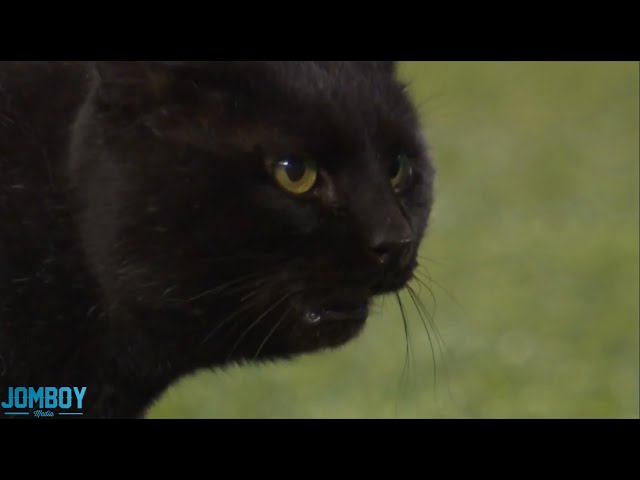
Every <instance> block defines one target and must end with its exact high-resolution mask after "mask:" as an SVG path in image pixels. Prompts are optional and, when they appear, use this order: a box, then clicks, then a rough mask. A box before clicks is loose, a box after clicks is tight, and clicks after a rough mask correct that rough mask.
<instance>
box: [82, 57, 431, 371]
mask: <svg viewBox="0 0 640 480" xmlns="http://www.w3.org/2000/svg"><path fill="white" fill-rule="evenodd" d="M94 74H95V83H94V86H93V90H92V93H91V95H90V100H89V101H88V102H87V104H86V105H85V107H84V108H83V110H82V111H81V113H80V115H79V120H78V122H77V124H76V126H75V135H74V143H73V145H72V161H71V165H70V172H71V177H72V180H73V182H74V184H75V185H76V187H77V190H78V192H80V194H81V195H82V198H83V202H84V204H85V207H84V208H83V214H82V222H81V233H82V236H83V242H84V247H85V248H86V250H87V252H88V255H89V258H90V262H91V267H92V269H93V270H94V272H95V274H96V275H97V277H98V279H99V282H100V285H101V287H102V288H103V290H104V292H105V294H106V296H107V298H108V300H109V302H110V304H114V305H119V306H121V307H122V306H125V307H127V308H129V307H130V308H135V309H139V310H141V311H149V312H151V311H157V312H173V313H175V314H174V315H172V316H171V317H170V318H172V319H173V320H172V321H174V322H175V324H174V327H175V329H176V332H178V331H186V330H188V331H190V332H192V338H193V341H194V342H195V344H197V345H195V344H194V345H192V346H188V349H191V348H193V347H195V346H198V349H199V348H200V347H202V348H204V349H205V350H206V349H210V350H211V351H215V352H218V353H224V354H225V355H227V356H228V357H229V358H234V359H241V358H253V357H265V356H267V357H273V356H281V355H289V354H294V353H299V352H307V351H313V350H316V349H319V348H324V347H330V346H335V345H339V344H341V343H344V342H345V341H347V340H348V339H350V338H352V337H353V336H354V335H355V334H356V333H357V332H358V331H359V330H360V329H361V327H362V326H363V324H364V321H365V319H366V317H367V314H368V307H369V305H370V301H371V300H372V298H373V297H374V296H375V295H379V294H382V293H385V292H393V291H396V290H398V289H400V288H402V287H403V286H404V285H405V283H406V282H407V281H408V280H409V279H410V278H411V276H412V272H413V270H414V268H415V267H416V255H417V250H418V246H419V245H420V242H421V239H422V237H423V234H424V232H425V228H426V225H427V221H428V217H429V213H430V210H431V204H432V183H433V175H434V171H433V167H432V165H431V162H430V160H429V157H428V155H427V151H426V147H425V143H424V140H423V137H422V133H421V127H420V125H419V122H418V118H417V114H416V110H415V108H414V106H413V105H412V103H411V101H410V99H409V97H408V95H407V93H406V91H405V89H404V88H403V86H402V85H401V84H400V83H399V82H398V81H397V80H396V78H395V72H394V64H393V63H392V62H100V63H97V64H96V65H95V66H94ZM153 317H154V315H147V319H146V320H144V322H145V324H144V325H142V326H140V327H141V328H148V329H152V328H153V326H154V318H153ZM141 322H143V321H142V320H141ZM176 335H178V334H176ZM190 338H191V337H190ZM189 351H190V350H189Z"/></svg>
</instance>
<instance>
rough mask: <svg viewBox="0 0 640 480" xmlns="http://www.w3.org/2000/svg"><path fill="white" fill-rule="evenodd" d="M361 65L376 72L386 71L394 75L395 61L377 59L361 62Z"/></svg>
mask: <svg viewBox="0 0 640 480" xmlns="http://www.w3.org/2000/svg"><path fill="white" fill-rule="evenodd" d="M361 63H362V64H363V65H365V66H367V67H368V68H371V69H373V70H376V71H378V72H382V73H386V74H388V75H395V73H396V62H395V61H392V60H391V61H386V60H385V61H378V62H361Z"/></svg>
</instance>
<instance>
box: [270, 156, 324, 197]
mask: <svg viewBox="0 0 640 480" xmlns="http://www.w3.org/2000/svg"><path fill="white" fill-rule="evenodd" d="M273 177H274V178H275V179H276V182H278V184H279V185H280V186H281V187H282V188H284V189H285V190H287V191H289V192H291V193H295V194H298V195H301V194H303V193H306V192H308V191H309V190H311V189H312V188H313V186H314V185H315V183H316V180H317V178H318V167H317V165H316V163H315V162H314V161H312V160H304V159H300V158H295V157H289V158H285V159H282V160H280V161H279V162H277V163H276V164H275V166H274V168H273Z"/></svg>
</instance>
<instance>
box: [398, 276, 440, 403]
mask: <svg viewBox="0 0 640 480" xmlns="http://www.w3.org/2000/svg"><path fill="white" fill-rule="evenodd" d="M406 291H407V293H408V294H409V297H410V298H411V301H412V302H413V305H414V307H415V309H416V312H417V313H418V317H419V318H420V321H421V322H422V326H423V327H424V331H425V332H426V334H427V339H428V340H429V347H430V349H431V360H432V362H433V395H434V398H435V395H436V386H437V382H438V376H437V375H438V369H437V366H436V363H437V362H436V354H435V349H434V348H433V341H432V340H431V333H430V332H429V328H428V327H427V322H425V319H424V316H423V313H422V311H421V310H420V307H418V300H417V299H416V296H417V295H416V293H415V291H414V290H413V289H412V288H411V287H410V286H409V285H407V287H406ZM438 346H439V348H440V349H441V347H440V344H439V343H438Z"/></svg>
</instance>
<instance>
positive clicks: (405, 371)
mask: <svg viewBox="0 0 640 480" xmlns="http://www.w3.org/2000/svg"><path fill="white" fill-rule="evenodd" d="M395 297H396V299H397V300H398V306H399V307H400V314H401V316H402V325H403V326H404V339H405V355H404V366H403V367H402V376H401V383H404V382H405V381H408V378H409V377H410V376H411V361H410V358H411V355H412V353H411V341H410V335H409V324H408V323H407V316H406V315H405V311H404V306H403V305H402V300H401V299H400V293H399V292H395Z"/></svg>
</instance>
